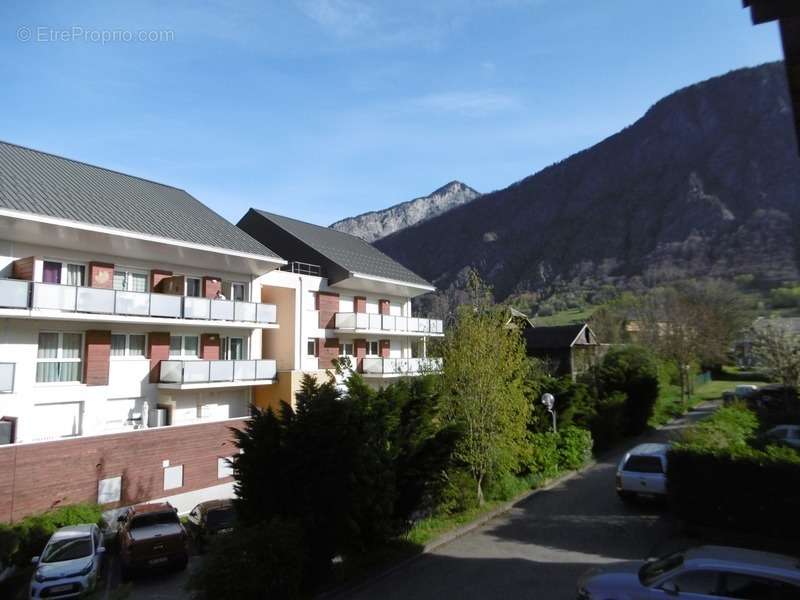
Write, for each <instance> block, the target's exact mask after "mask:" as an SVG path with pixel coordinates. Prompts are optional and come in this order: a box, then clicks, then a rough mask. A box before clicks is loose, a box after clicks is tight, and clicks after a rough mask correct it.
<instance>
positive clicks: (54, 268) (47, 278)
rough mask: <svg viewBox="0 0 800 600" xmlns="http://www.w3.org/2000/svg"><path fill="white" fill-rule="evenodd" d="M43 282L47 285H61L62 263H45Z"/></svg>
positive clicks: (47, 261)
mask: <svg viewBox="0 0 800 600" xmlns="http://www.w3.org/2000/svg"><path fill="white" fill-rule="evenodd" d="M42 281H44V282H45V283H61V263H59V262H52V261H49V260H46V261H44V272H43V273H42Z"/></svg>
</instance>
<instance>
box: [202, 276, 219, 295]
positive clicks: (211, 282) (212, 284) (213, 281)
mask: <svg viewBox="0 0 800 600" xmlns="http://www.w3.org/2000/svg"><path fill="white" fill-rule="evenodd" d="M221 291H222V280H221V279H219V278H218V277H208V276H206V277H203V297H205V298H216V297H217V292H221Z"/></svg>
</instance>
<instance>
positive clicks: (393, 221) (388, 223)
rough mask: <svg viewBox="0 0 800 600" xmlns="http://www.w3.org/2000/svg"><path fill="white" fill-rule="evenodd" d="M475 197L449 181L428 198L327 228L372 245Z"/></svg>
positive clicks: (466, 189) (346, 220) (474, 194)
mask: <svg viewBox="0 0 800 600" xmlns="http://www.w3.org/2000/svg"><path fill="white" fill-rule="evenodd" d="M478 196H480V193H479V192H476V191H475V190H473V189H472V188H471V187H469V186H468V185H466V184H463V183H461V182H460V181H451V182H450V183H448V184H447V185H444V186H442V187H440V188H439V189H438V190H436V191H435V192H433V193H432V194H430V195H428V196H423V197H421V198H415V199H414V200H409V201H407V202H403V203H401V204H395V205H394V206H390V207H389V208H387V209H384V210H376V211H373V212H368V213H364V214H363V215H358V216H357V217H350V218H348V219H342V220H341V221H337V222H336V223H334V224H333V225H331V228H332V229H337V230H338V231H343V232H345V233H350V234H352V235H356V236H358V237H360V238H362V239H364V240H366V241H368V242H374V241H375V240H378V239H380V238H383V237H386V236H387V235H389V234H392V233H395V232H397V231H400V230H402V229H405V228H406V227H410V226H411V225H416V224H417V223H421V222H423V221H426V220H428V219H430V218H433V217H435V216H437V215H440V214H442V213H444V212H446V211H448V210H450V209H451V208H454V207H456V206H461V205H462V204H466V203H467V202H471V201H472V200H474V199H475V198H477V197H478Z"/></svg>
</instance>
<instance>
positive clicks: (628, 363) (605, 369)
mask: <svg viewBox="0 0 800 600" xmlns="http://www.w3.org/2000/svg"><path fill="white" fill-rule="evenodd" d="M597 382H598V387H599V391H600V395H601V397H608V396H610V395H611V394H614V393H617V392H621V393H623V394H624V395H625V411H624V412H625V414H624V418H623V422H622V427H623V430H622V433H623V435H628V436H633V435H638V434H640V433H642V432H643V431H644V430H645V429H646V428H647V422H648V420H649V419H650V416H651V415H652V414H653V408H654V406H655V404H656V401H657V400H658V392H659V365H658V361H657V360H656V359H655V357H654V356H653V354H652V353H651V352H650V351H648V350H647V349H645V348H642V347H640V346H624V347H621V348H615V349H613V350H611V351H610V352H609V353H608V354H606V356H605V358H603V362H602V363H601V365H600V367H599V368H598V370H597ZM598 413H599V411H598ZM598 416H600V417H602V414H599V415H598Z"/></svg>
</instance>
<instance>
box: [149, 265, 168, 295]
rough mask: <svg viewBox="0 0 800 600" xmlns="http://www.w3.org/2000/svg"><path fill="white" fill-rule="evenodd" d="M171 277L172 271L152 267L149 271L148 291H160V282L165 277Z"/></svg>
mask: <svg viewBox="0 0 800 600" xmlns="http://www.w3.org/2000/svg"><path fill="white" fill-rule="evenodd" d="M169 277H172V271H162V270H161V269H152V270H151V271H150V291H151V292H160V291H161V288H162V285H161V282H162V281H164V280H165V279H168V278H169Z"/></svg>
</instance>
